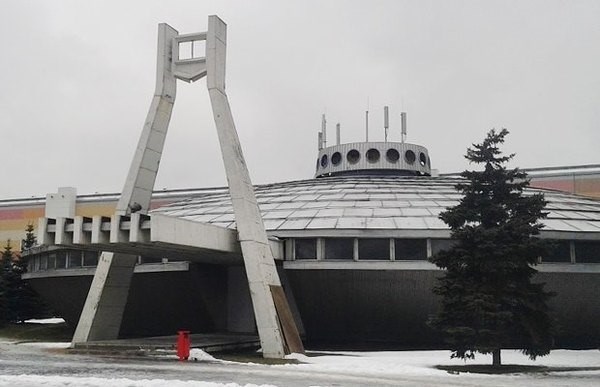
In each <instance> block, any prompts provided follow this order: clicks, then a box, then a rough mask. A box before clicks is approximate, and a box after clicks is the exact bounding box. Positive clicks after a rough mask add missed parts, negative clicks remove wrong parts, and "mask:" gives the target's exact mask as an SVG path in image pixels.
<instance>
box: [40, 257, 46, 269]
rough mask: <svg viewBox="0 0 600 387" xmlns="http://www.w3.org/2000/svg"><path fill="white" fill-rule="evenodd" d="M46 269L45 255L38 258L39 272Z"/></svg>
mask: <svg viewBox="0 0 600 387" xmlns="http://www.w3.org/2000/svg"><path fill="white" fill-rule="evenodd" d="M47 269H48V256H47V255H46V254H44V255H42V256H41V258H40V270H47Z"/></svg>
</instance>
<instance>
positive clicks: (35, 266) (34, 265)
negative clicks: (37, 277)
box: [33, 256, 40, 271]
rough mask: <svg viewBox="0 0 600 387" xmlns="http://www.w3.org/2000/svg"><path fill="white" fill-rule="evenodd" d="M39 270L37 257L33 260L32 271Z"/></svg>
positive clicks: (38, 258)
mask: <svg viewBox="0 0 600 387" xmlns="http://www.w3.org/2000/svg"><path fill="white" fill-rule="evenodd" d="M38 270H40V257H39V256H37V257H35V258H34V259H33V271H38Z"/></svg>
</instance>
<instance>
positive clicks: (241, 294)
mask: <svg viewBox="0 0 600 387" xmlns="http://www.w3.org/2000/svg"><path fill="white" fill-rule="evenodd" d="M353 150H355V151H356V152H358V161H357V162H356V163H355V162H354V160H355V157H354V156H356V153H355V152H352V151H353ZM369 151H370V153H369ZM375 151H377V152H375ZM411 152H412V153H414V154H415V157H414V160H413V156H412V155H411ZM336 153H339V154H340V157H341V160H340V161H339V162H338V156H336ZM377 153H378V154H379V158H378V160H375V159H377V156H373V155H374V154H375V155H376V154H377ZM396 153H397V154H398V155H399V157H398V158H396V156H395V155H396ZM367 154H369V155H370V156H367ZM421 155H423V156H422V157H421ZM325 156H326V158H324V157H325ZM388 156H389V157H388ZM367 157H371V162H369V161H365V160H368V159H367ZM324 159H327V162H323V160H324ZM420 159H422V160H423V162H421V161H417V160H420ZM318 160H319V165H318V167H317V168H316V176H319V177H316V178H313V179H308V180H299V181H290V182H282V183H274V184H268V185H261V186H257V187H256V197H257V200H258V203H259V206H260V208H261V212H262V217H263V219H264V224H265V227H266V229H267V232H268V235H269V237H270V238H271V244H272V247H273V251H274V252H275V257H276V262H277V266H278V268H279V271H280V276H281V278H282V281H283V284H284V287H286V290H287V294H288V297H289V299H290V301H291V304H292V309H293V311H294V314H295V316H296V319H297V322H298V323H299V326H300V327H301V330H302V332H303V334H304V337H305V340H306V342H307V343H308V344H309V345H314V344H317V343H325V342H328V343H331V342H333V343H337V344H347V345H359V344H361V345H363V344H366V345H369V346H378V345H385V346H391V347H401V346H416V347H423V346H434V345H436V344H439V338H438V337H436V335H435V334H434V333H433V332H431V331H430V330H429V328H428V327H427V326H426V325H425V321H426V319H427V317H428V316H429V315H430V314H431V313H433V312H434V311H435V308H436V300H435V298H434V296H433V294H432V293H431V287H432V285H433V283H434V280H435V277H436V276H437V274H438V273H439V271H438V270H437V268H436V267H435V266H434V265H432V264H430V263H429V262H428V261H427V257H428V256H430V255H431V254H434V253H435V252H436V251H438V250H439V249H441V248H444V247H445V246H448V244H449V243H451V241H450V240H449V239H448V238H449V230H448V229H447V227H446V226H445V224H444V223H443V222H441V221H440V220H439V219H438V218H437V215H438V214H439V213H440V212H441V211H443V210H444V209H445V208H446V207H448V206H451V205H453V204H455V203H456V202H457V200H458V198H459V194H458V193H457V192H456V191H455V189H454V187H453V186H454V184H455V183H456V182H457V180H456V179H455V178H452V177H431V176H428V175H429V173H430V165H429V164H428V163H429V161H428V160H429V155H428V154H427V152H426V149H425V148H423V147H418V146H415V145H411V144H406V143H353V144H340V145H335V146H332V147H328V148H324V149H321V150H320V151H319V154H318ZM332 160H335V162H333V161H332ZM390 160H392V161H390ZM394 160H395V162H394ZM361 161H365V163H364V164H362V168H358V167H357V166H356V165H357V164H359V163H360V162H361ZM411 162H412V164H411ZM411 165H412V168H411ZM63 191H64V190H63ZM530 191H531V192H538V190H537V189H531V190H530ZM541 191H542V192H544V194H545V196H546V199H547V200H548V202H549V204H548V210H549V212H550V214H549V216H548V219H546V220H545V221H544V223H545V225H546V227H545V228H544V231H542V237H543V238H548V239H552V240H554V241H555V246H556V248H555V249H554V251H553V252H552V254H551V255H549V256H547V257H541V263H540V265H538V270H539V271H540V273H539V275H538V277H537V279H538V280H540V281H544V282H546V283H547V286H548V289H550V290H553V291H555V292H556V293H557V296H556V297H555V298H554V299H553V301H552V308H553V313H554V315H555V316H556V318H557V319H558V321H559V323H560V326H561V333H560V335H559V337H558V344H559V345H565V346H568V345H578V346H582V345H590V346H594V345H597V344H598V342H599V339H600V327H599V326H598V324H597V323H596V322H597V321H598V318H599V317H600V300H598V298H597V297H596V295H597V293H598V290H600V289H599V287H600V201H598V200H597V199H594V198H588V197H584V196H581V195H573V194H570V193H564V192H560V191H554V190H541ZM60 192H61V190H59V193H58V195H60ZM53 195H57V194H53ZM117 198H118V195H81V196H77V198H76V199H75V197H74V196H72V195H71V196H68V197H67V198H66V199H67V200H71V201H73V203H72V204H73V205H74V207H75V215H76V216H89V217H91V216H92V215H93V213H94V212H95V214H96V215H97V214H98V213H100V212H103V211H106V213H110V211H111V208H112V206H114V203H115V201H116V200H117ZM152 203H153V204H152V206H153V207H155V209H153V210H152V211H151V212H150V214H151V216H153V217H156V218H157V219H158V218H159V217H166V218H178V219H181V220H185V221H187V222H190V223H199V224H206V225H212V226H215V227H218V228H219V229H222V230H231V231H233V230H235V226H236V224H235V218H234V214H233V209H232V206H231V200H230V198H229V194H228V189H227V188H226V187H222V188H207V189H190V190H179V191H163V192H156V193H155V194H154V196H153V201H152ZM43 205H44V200H43V199H42V198H38V199H24V200H13V201H4V202H2V203H1V205H0V208H2V211H0V214H6V213H9V214H13V215H14V214H16V211H21V212H20V213H21V214H24V215H25V214H28V215H29V214H36V215H37V214H40V213H41V212H43ZM32 220H33V219H32ZM21 223H23V224H25V223H26V221H25V220H24V219H22V220H21ZM105 228H109V225H105ZM13 231H14V230H13ZM197 238H198V239H202V236H201V235H199V236H197ZM133 245H135V246H133ZM106 247H107V246H105V245H98V244H96V245H95V244H93V243H90V244H87V245H85V246H82V245H74V244H65V245H62V246H53V247H43V246H41V247H39V248H38V249H37V250H36V253H35V254H33V255H31V256H30V257H29V259H30V261H29V267H30V272H29V273H28V274H27V278H28V279H29V280H30V281H31V283H32V284H33V286H34V287H35V288H36V289H38V290H39V291H40V293H41V294H42V295H43V296H44V297H45V298H46V299H47V300H48V301H49V302H50V303H51V305H52V306H53V307H54V308H55V310H57V312H59V313H60V314H61V315H62V316H64V317H65V318H66V319H67V321H69V322H70V323H72V324H76V322H77V320H78V318H79V314H80V313H81V309H82V306H83V303H84V300H85V295H86V294H87V289H88V288H89V286H90V283H91V279H92V275H93V273H94V270H95V263H96V261H97V256H98V255H97V254H98V253H97V252H98V251H99V250H102V249H105V248H106ZM115 247H116V244H115ZM120 248H121V249H125V250H126V251H128V252H130V253H131V252H137V255H138V256H139V258H138V263H139V264H138V265H136V267H135V272H134V276H133V283H132V286H131V290H130V293H129V296H128V301H127V305H126V308H125V314H124V320H123V323H122V326H121V329H120V335H121V336H143V335H159V334H169V333H172V332H174V331H176V330H177V329H179V328H182V327H187V328H189V329H192V330H193V331H194V332H217V331H218V332H222V331H229V332H245V333H247V332H254V330H255V326H254V318H253V315H252V307H251V302H250V299H249V290H248V287H247V283H246V282H245V281H244V268H243V265H242V260H241V256H240V253H239V248H238V247H236V242H235V238H234V239H232V242H231V246H230V247H229V248H228V249H230V252H229V253H227V254H223V253H216V252H213V253H211V252H210V251H208V250H205V251H202V252H200V251H199V250H197V249H196V250H194V249H188V250H186V249H184V248H179V250H178V249H175V248H172V246H171V245H163V246H161V245H160V244H159V243H158V242H150V243H147V244H140V243H137V244H131V245H128V246H121V247H120Z"/></svg>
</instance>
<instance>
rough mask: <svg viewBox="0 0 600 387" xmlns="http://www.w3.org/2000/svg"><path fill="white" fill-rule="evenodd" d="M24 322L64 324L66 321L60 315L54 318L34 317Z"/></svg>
mask: <svg viewBox="0 0 600 387" xmlns="http://www.w3.org/2000/svg"><path fill="white" fill-rule="evenodd" d="M24 322H26V323H29V324H62V323H64V322H65V320H64V319H62V318H60V317H52V318H32V319H29V320H25V321H24Z"/></svg>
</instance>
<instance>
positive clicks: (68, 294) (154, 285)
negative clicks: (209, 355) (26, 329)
mask: <svg viewBox="0 0 600 387" xmlns="http://www.w3.org/2000/svg"><path fill="white" fill-rule="evenodd" d="M86 271H88V272H89V273H88V274H87V275H79V276H61V277H45V278H32V279H30V280H29V281H30V283H31V285H32V286H33V287H34V289H35V290H36V291H37V292H38V293H40V294H41V295H42V296H43V297H44V299H45V300H46V301H47V302H48V303H49V304H50V306H51V307H52V308H53V310H54V311H55V312H56V313H57V314H58V315H60V316H62V317H63V318H64V319H65V320H66V321H67V323H69V324H70V325H71V326H73V327H75V326H76V325H77V321H78V320H79V315H80V314H81V310H82V309H83V304H84V302H85V298H86V295H87V292H88V290H89V287H90V284H91V282H92V275H91V274H90V273H92V274H93V271H90V270H88V269H82V273H83V272H86ZM226 328H227V268H226V267H225V266H217V265H208V264H202V265H201V264H191V265H190V270H189V271H176V272H155V273H135V274H134V275H133V281H132V285H131V289H130V293H129V297H128V301H127V306H126V309H125V315H124V316H123V325H122V326H121V331H120V336H121V337H137V336H155V335H170V334H175V333H176V332H177V330H179V329H189V330H191V331H192V332H197V333H200V332H214V331H225V330H226Z"/></svg>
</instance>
